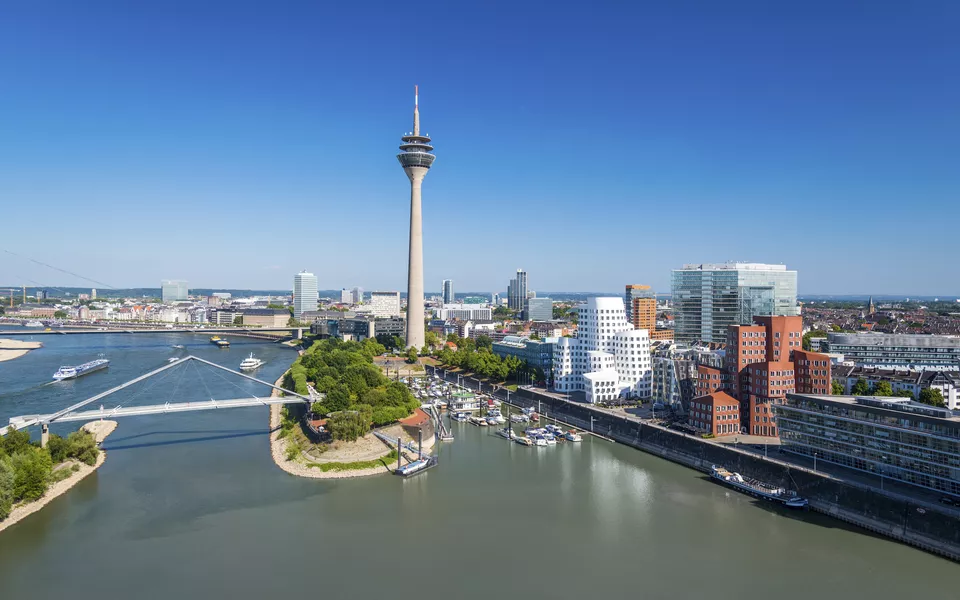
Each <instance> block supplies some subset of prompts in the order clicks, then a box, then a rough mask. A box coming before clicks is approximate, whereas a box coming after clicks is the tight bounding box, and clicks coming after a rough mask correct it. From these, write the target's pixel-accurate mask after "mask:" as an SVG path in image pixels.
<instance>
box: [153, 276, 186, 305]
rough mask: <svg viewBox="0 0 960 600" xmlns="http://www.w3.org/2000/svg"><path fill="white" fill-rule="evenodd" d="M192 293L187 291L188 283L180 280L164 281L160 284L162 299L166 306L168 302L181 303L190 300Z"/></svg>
mask: <svg viewBox="0 0 960 600" xmlns="http://www.w3.org/2000/svg"><path fill="white" fill-rule="evenodd" d="M189 296H190V291H189V290H188V289H187V282H186V281H182V280H179V279H164V280H163V281H161V282H160V298H161V301H162V302H163V303H164V304H166V303H167V302H179V301H181V300H187V299H189Z"/></svg>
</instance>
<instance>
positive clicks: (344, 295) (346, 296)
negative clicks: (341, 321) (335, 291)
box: [340, 288, 353, 304]
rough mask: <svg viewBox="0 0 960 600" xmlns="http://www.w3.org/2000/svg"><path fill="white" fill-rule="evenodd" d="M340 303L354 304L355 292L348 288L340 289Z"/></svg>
mask: <svg viewBox="0 0 960 600" xmlns="http://www.w3.org/2000/svg"><path fill="white" fill-rule="evenodd" d="M340 304H353V292H351V291H350V290H348V289H347V288H343V289H342V290H340Z"/></svg>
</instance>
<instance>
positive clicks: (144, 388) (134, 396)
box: [110, 371, 171, 411]
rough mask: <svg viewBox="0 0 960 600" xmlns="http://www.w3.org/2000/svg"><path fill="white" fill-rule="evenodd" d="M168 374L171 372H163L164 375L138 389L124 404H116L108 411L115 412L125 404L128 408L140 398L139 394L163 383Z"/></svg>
mask: <svg viewBox="0 0 960 600" xmlns="http://www.w3.org/2000/svg"><path fill="white" fill-rule="evenodd" d="M170 373H171V371H165V372H164V373H161V374H160V375H159V376H158V377H156V378H152V381H150V383H148V384H147V385H145V386H143V387H142V388H140V389H139V390H137V391H136V392H134V393H133V395H132V396H130V398H128V399H127V401H126V402H125V403H120V404H117V405H116V406H114V407H113V408H111V409H110V410H112V411H115V410H117V409H118V408H120V407H122V406H123V405H124V404H126V405H128V406H129V405H130V403H132V402H133V401H134V400H136V399H137V397H138V396H140V395H141V394H143V393H144V392H146V391H147V390H150V389H153V388H154V387H155V386H156V385H157V384H158V383H160V382H161V381H163V380H164V379H166V378H167V376H169V375H170Z"/></svg>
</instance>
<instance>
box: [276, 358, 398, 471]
mask: <svg viewBox="0 0 960 600" xmlns="http://www.w3.org/2000/svg"><path fill="white" fill-rule="evenodd" d="M284 376H286V372H284V374H283V375H281V376H280V378H279V379H277V381H276V382H275V383H274V385H277V386H279V385H280V384H281V383H282V382H283V378H284ZM279 395H280V392H278V391H277V390H273V394H271V396H272V397H277V396H279ZM282 406H283V405H281V404H271V405H270V455H271V456H273V462H274V463H276V465H277V466H278V467H279V468H280V469H281V470H282V471H285V472H287V473H289V474H290V475H294V476H296V477H306V478H307V479H349V478H353V477H369V476H371V475H382V474H384V473H392V471H391V470H390V469H389V468H388V467H385V466H380V467H374V468H372V469H356V470H350V471H326V472H324V471H321V470H320V469H318V468H315V467H308V466H307V465H305V464H303V463H301V462H300V461H298V460H287V441H288V439H289V438H283V439H278V438H277V436H279V435H280V409H281V407H282Z"/></svg>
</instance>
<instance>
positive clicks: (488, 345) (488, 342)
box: [475, 335, 493, 350]
mask: <svg viewBox="0 0 960 600" xmlns="http://www.w3.org/2000/svg"><path fill="white" fill-rule="evenodd" d="M475 342H476V345H477V350H481V349H484V350H492V349H493V340H492V339H491V338H490V336H489V335H478V336H477V339H476V340H475Z"/></svg>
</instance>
